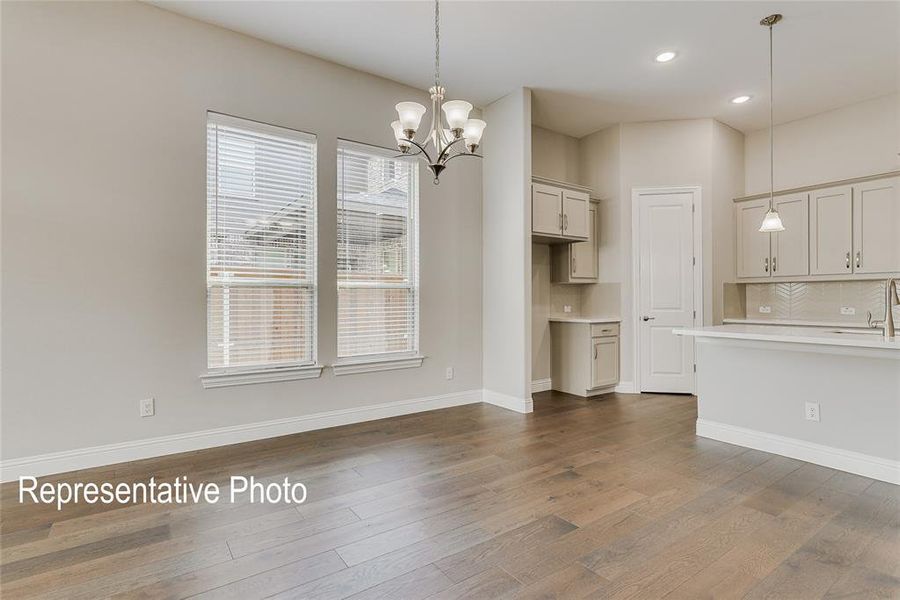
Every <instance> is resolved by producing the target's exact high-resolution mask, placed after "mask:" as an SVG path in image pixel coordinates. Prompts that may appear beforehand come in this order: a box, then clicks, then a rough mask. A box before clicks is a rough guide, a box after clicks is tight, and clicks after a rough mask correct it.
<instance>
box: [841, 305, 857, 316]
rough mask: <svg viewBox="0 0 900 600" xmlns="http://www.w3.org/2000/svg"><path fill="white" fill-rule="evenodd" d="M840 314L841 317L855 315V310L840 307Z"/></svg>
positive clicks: (849, 307)
mask: <svg viewBox="0 0 900 600" xmlns="http://www.w3.org/2000/svg"><path fill="white" fill-rule="evenodd" d="M841 314H842V315H855V314H856V308H854V307H852V306H842V307H841Z"/></svg>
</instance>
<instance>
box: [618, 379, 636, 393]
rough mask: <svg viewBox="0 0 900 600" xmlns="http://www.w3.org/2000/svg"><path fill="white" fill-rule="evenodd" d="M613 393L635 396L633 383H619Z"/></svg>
mask: <svg viewBox="0 0 900 600" xmlns="http://www.w3.org/2000/svg"><path fill="white" fill-rule="evenodd" d="M614 391H615V392H617V393H619V394H636V393H637V392H636V391H634V382H633V381H620V382H619V383H618V385H616V389H615V390H614Z"/></svg>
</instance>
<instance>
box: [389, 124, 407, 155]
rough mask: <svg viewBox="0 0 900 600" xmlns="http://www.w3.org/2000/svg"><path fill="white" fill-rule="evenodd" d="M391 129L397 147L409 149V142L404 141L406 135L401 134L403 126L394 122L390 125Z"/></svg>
mask: <svg viewBox="0 0 900 600" xmlns="http://www.w3.org/2000/svg"><path fill="white" fill-rule="evenodd" d="M391 129H393V130H394V137H395V138H396V139H397V145H398V146H400V147H401V148H403V147H406V148H409V147H410V145H411V144H410V143H409V140H407V139H406V135H404V133H403V125H401V124H400V121H394V122H393V123H391Z"/></svg>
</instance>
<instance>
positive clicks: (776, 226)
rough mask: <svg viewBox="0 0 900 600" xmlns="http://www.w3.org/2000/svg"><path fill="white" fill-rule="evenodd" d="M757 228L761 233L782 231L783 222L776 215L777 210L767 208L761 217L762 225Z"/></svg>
mask: <svg viewBox="0 0 900 600" xmlns="http://www.w3.org/2000/svg"><path fill="white" fill-rule="evenodd" d="M759 230H760V231H761V232H763V233H775V232H777V231H784V224H783V223H782V222H781V217H780V216H779V215H778V211H777V210H775V209H774V208H770V209H769V212H767V213H766V216H765V217H763V222H762V225H760V227H759Z"/></svg>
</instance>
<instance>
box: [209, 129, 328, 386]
mask: <svg viewBox="0 0 900 600" xmlns="http://www.w3.org/2000/svg"><path fill="white" fill-rule="evenodd" d="M206 136H207V137H206V152H207V159H206V162H207V274H206V292H207V362H208V367H209V369H210V370H217V371H219V372H223V371H224V372H228V371H248V370H250V371H254V370H255V371H258V370H264V369H272V368H276V367H290V366H294V367H297V366H300V365H312V364H314V363H315V360H316V356H315V343H316V160H315V158H316V139H315V136H312V135H309V134H305V133H300V132H297V131H293V130H289V129H282V128H279V127H273V126H270V125H264V124H261V123H255V122H253V121H245V120H242V119H236V118H233V117H228V116H224V115H220V114H216V113H208V120H207V128H206ZM316 375H317V374H316ZM250 381H252V380H247V381H240V382H239V383H249V382H250ZM206 383H207V381H206V380H204V384H206ZM223 385H230V384H223ZM207 387H210V386H207Z"/></svg>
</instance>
